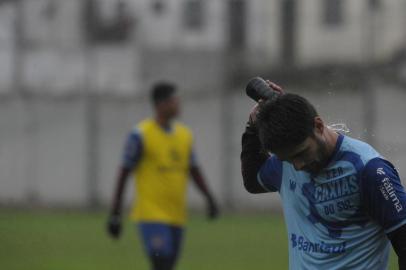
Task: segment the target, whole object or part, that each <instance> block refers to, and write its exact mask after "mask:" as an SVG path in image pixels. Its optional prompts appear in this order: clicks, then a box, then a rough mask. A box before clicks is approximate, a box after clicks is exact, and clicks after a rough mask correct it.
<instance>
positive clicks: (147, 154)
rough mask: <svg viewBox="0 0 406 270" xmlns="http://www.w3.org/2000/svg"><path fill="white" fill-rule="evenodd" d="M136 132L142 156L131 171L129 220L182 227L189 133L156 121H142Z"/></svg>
mask: <svg viewBox="0 0 406 270" xmlns="http://www.w3.org/2000/svg"><path fill="white" fill-rule="evenodd" d="M137 130H138V132H139V133H140V136H141V139H142V155H141V157H140V159H139V161H138V162H137V166H136V167H135V169H134V178H135V179H134V180H135V199H134V204H133V210H132V213H131V218H132V219H133V220H136V221H143V222H161V223H166V224H170V225H183V224H184V223H185V222H186V193H187V192H186V191H187V183H188V179H189V172H190V159H191V153H192V133H191V132H190V130H189V129H188V128H187V127H186V126H184V125H183V124H180V123H174V124H173V125H172V127H171V130H170V131H166V130H164V129H163V128H162V127H161V126H160V125H159V124H158V123H157V122H156V121H155V120H153V119H147V120H144V121H142V122H141V123H140V124H139V125H138V126H137Z"/></svg>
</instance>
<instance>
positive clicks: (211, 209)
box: [207, 199, 220, 220]
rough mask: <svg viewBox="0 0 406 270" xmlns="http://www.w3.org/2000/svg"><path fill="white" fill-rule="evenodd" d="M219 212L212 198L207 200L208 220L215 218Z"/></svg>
mask: <svg viewBox="0 0 406 270" xmlns="http://www.w3.org/2000/svg"><path fill="white" fill-rule="evenodd" d="M219 214H220V210H219V208H218V207H217V204H216V202H215V201H214V200H212V199H211V200H209V201H208V204H207V218H208V219H209V220H214V219H217V218H218V216H219Z"/></svg>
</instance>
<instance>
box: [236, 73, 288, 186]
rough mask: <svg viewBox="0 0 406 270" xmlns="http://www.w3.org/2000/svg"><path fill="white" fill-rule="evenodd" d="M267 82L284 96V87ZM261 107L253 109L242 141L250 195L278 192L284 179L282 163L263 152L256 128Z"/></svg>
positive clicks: (244, 172)
mask: <svg viewBox="0 0 406 270" xmlns="http://www.w3.org/2000/svg"><path fill="white" fill-rule="evenodd" d="M266 82H267V83H268V85H269V87H271V88H272V89H273V90H274V91H276V92H279V93H280V94H284V91H283V89H282V87H280V86H279V85H277V84H275V83H273V82H271V81H269V80H267V81H266ZM260 102H262V101H261V100H260ZM259 106H260V105H259V104H257V105H256V106H255V107H254V108H253V109H252V111H251V113H250V117H249V120H248V122H247V125H246V127H245V131H244V133H243V135H242V140H241V145H242V149H241V155H240V159H241V174H242V178H243V184H244V187H245V189H246V190H247V191H248V192H250V193H265V192H273V191H277V190H278V189H279V188H280V183H281V177H282V162H281V161H280V160H279V159H278V158H277V157H276V156H272V157H270V155H269V154H268V153H265V152H264V151H263V150H262V146H261V142H260V140H259V137H258V131H257V128H256V126H255V121H256V115H257V113H258V109H259Z"/></svg>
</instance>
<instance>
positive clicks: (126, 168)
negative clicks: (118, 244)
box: [107, 131, 142, 238]
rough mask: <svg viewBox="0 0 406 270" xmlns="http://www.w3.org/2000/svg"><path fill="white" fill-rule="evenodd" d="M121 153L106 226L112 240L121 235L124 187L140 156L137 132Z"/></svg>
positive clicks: (140, 143)
mask: <svg viewBox="0 0 406 270" xmlns="http://www.w3.org/2000/svg"><path fill="white" fill-rule="evenodd" d="M123 152H124V154H123V159H122V163H121V166H120V168H119V170H118V173H117V178H116V187H115V191H114V195H113V201H112V205H111V209H110V216H109V220H108V224H107V230H108V233H109V234H110V235H111V236H112V237H114V238H118V237H119V236H120V233H121V210H122V201H123V194H124V190H125V185H126V182H127V179H128V176H129V175H130V174H131V172H132V170H133V169H134V168H135V166H136V165H137V162H138V160H139V159H140V158H141V154H142V140H141V136H140V134H139V133H138V132H137V131H132V132H131V133H130V134H129V135H128V137H127V141H126V143H125V147H124V151H123Z"/></svg>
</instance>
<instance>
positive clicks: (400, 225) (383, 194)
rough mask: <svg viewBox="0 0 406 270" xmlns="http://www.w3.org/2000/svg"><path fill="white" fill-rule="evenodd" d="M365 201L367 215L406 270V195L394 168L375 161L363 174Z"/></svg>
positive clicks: (383, 161) (401, 267)
mask: <svg viewBox="0 0 406 270" xmlns="http://www.w3.org/2000/svg"><path fill="white" fill-rule="evenodd" d="M362 176H363V177H362V186H361V187H362V199H363V203H364V206H365V208H366V209H367V212H368V214H369V215H370V216H371V217H372V218H373V219H374V220H375V221H376V222H378V223H379V224H380V225H381V226H382V227H383V229H384V230H385V233H386V234H387V236H388V238H389V240H390V241H391V243H392V246H393V249H394V250H395V252H396V254H397V255H398V261H399V269H402V270H406V192H405V190H404V188H403V186H402V183H401V181H400V178H399V175H398V173H397V171H396V169H395V167H394V166H393V165H392V164H391V163H390V162H388V161H386V160H384V159H381V158H375V159H372V160H371V161H369V162H368V163H367V164H366V166H365V168H364V171H363V175H362Z"/></svg>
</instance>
